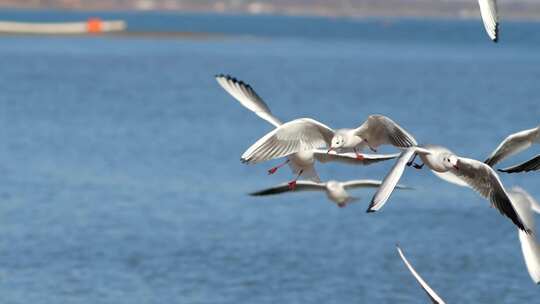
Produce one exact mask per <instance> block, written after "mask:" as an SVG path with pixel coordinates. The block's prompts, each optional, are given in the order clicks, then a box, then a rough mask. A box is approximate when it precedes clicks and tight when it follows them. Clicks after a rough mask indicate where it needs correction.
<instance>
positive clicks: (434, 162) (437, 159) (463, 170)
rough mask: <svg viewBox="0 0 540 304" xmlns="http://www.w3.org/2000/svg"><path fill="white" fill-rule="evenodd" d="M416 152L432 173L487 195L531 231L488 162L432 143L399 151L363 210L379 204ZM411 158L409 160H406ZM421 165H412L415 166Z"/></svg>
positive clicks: (514, 220)
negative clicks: (367, 206)
mask: <svg viewBox="0 0 540 304" xmlns="http://www.w3.org/2000/svg"><path fill="white" fill-rule="evenodd" d="M416 155H418V156H420V158H421V159H422V161H423V164H425V165H427V166H428V167H429V168H430V169H431V171H432V172H433V173H434V174H435V175H437V176H438V177H440V178H441V179H443V180H446V181H447V182H450V183H453V184H457V185H459V186H464V187H469V188H472V189H473V190H475V191H476V192H478V193H479V194H480V195H481V196H482V197H484V198H486V199H488V200H489V201H490V202H491V206H492V207H494V208H497V209H498V210H499V212H500V213H501V214H503V215H505V216H507V217H508V218H510V219H511V220H512V222H513V223H514V224H515V225H516V226H517V227H519V229H521V230H523V231H525V232H527V233H530V232H531V231H530V229H528V227H527V226H526V225H525V224H524V223H523V221H522V219H521V216H520V214H519V213H518V212H517V211H516V209H514V206H513V204H512V201H511V200H510V198H509V197H508V193H507V192H506V190H505V189H504V186H503V184H502V182H501V180H500V178H499V176H498V175H497V173H496V172H495V171H494V170H493V169H492V168H491V167H490V166H488V165H486V164H484V163H482V162H480V161H477V160H474V159H470V158H464V157H459V156H457V155H455V154H454V153H452V151H450V150H448V149H447V148H444V147H441V146H436V145H424V146H417V147H412V148H409V149H407V150H405V151H404V152H402V154H401V156H400V157H399V158H398V160H397V161H396V163H395V165H394V167H393V168H392V169H391V171H390V172H389V173H388V175H387V176H386V177H385V179H384V181H383V184H382V185H381V187H380V188H379V189H378V190H377V192H376V193H375V195H374V196H373V199H372V200H371V204H370V205H369V208H368V210H367V212H375V211H378V210H379V209H381V208H382V206H383V205H384V204H385V203H386V202H387V201H388V199H389V198H390V195H391V194H392V191H393V189H394V186H395V185H396V184H397V182H398V181H399V179H400V178H401V175H402V174H403V171H404V170H405V166H407V165H409V166H410V165H411V164H412V163H413V162H414V159H415V158H416ZM411 158H412V160H411V161H409V160H410V159H411ZM422 166H423V165H421V166H420V165H416V167H417V168H418V169H421V168H422Z"/></svg>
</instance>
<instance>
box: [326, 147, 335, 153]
mask: <svg viewBox="0 0 540 304" xmlns="http://www.w3.org/2000/svg"><path fill="white" fill-rule="evenodd" d="M332 150H334V148H330V149H328V152H326V153H330V151H332Z"/></svg>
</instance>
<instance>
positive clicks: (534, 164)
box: [497, 154, 540, 173]
mask: <svg viewBox="0 0 540 304" xmlns="http://www.w3.org/2000/svg"><path fill="white" fill-rule="evenodd" d="M497 170H498V171H501V172H505V173H517V172H529V171H538V170H540V154H538V155H536V156H535V157H533V158H531V159H529V160H528V161H526V162H524V163H521V164H518V165H515V166H511V167H508V168H504V169H497Z"/></svg>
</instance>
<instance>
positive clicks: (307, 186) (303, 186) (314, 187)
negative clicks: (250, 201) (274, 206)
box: [249, 180, 326, 196]
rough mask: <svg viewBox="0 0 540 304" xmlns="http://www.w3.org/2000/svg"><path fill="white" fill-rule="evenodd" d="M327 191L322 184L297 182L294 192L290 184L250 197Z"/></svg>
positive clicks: (260, 191)
mask: <svg viewBox="0 0 540 304" xmlns="http://www.w3.org/2000/svg"><path fill="white" fill-rule="evenodd" d="M325 189H326V187H325V185H324V184H322V183H316V182H312V181H304V180H300V181H297V182H296V187H295V189H294V191H292V190H291V188H290V187H289V184H288V183H283V184H279V185H276V186H274V187H270V188H266V189H263V190H259V191H256V192H252V193H250V194H249V195H251V196H263V195H274V194H280V193H285V192H297V191H325Z"/></svg>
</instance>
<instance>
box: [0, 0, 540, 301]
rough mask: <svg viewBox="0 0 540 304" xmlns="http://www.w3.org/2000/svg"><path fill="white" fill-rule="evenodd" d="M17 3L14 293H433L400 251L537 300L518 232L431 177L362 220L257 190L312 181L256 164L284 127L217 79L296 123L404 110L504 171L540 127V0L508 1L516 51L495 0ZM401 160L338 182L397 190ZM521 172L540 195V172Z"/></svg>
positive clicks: (442, 282) (0, 259) (413, 173)
mask: <svg viewBox="0 0 540 304" xmlns="http://www.w3.org/2000/svg"><path fill="white" fill-rule="evenodd" d="M0 4H1V6H2V9H1V10H0V20H1V21H2V22H0V29H3V30H2V31H4V34H2V35H0V58H2V61H1V62H2V63H1V67H2V69H1V72H0V138H1V139H2V144H1V145H0V159H1V160H2V161H1V162H0V172H1V173H2V174H1V175H0V198H1V200H0V294H2V301H3V302H5V303H93V304H94V303H261V304H263V303H277V302H281V303H396V302H397V303H422V302H427V301H426V300H427V299H426V298H425V295H424V294H423V292H422V291H421V289H419V288H418V287H417V285H416V282H415V281H414V279H413V278H412V276H411V275H410V274H409V273H408V271H407V270H406V268H405V267H404V265H403V264H402V262H401V261H400V260H399V258H398V255H397V253H396V251H395V244H396V243H399V244H400V245H401V246H402V248H403V249H404V250H405V253H406V254H407V256H408V257H409V259H410V261H411V263H412V264H413V265H415V267H416V269H417V270H418V271H419V272H420V273H421V274H422V275H423V276H424V278H425V279H426V280H427V281H428V282H429V283H430V284H431V285H432V287H433V288H434V289H436V290H437V291H438V292H439V293H440V295H441V296H442V297H443V298H444V299H446V300H447V301H448V302H449V303H453V302H458V303H534V302H535V300H534V299H535V298H537V296H538V292H539V290H538V287H537V286H536V285H535V284H534V283H533V282H532V281H531V280H530V278H529V276H528V273H527V270H526V268H525V264H524V262H523V258H522V255H521V250H520V245H519V242H518V238H517V231H516V229H515V228H514V226H513V225H512V223H511V222H510V221H509V220H508V219H506V218H504V217H502V216H501V215H499V213H498V212H497V211H496V210H494V209H492V208H490V207H489V203H488V202H487V201H485V200H484V199H482V198H481V197H480V196H479V195H477V194H475V193H474V192H472V191H471V190H470V189H466V188H459V187H457V186H454V185H451V184H448V183H446V182H443V181H441V180H439V179H438V178H436V177H435V176H434V175H433V174H431V173H430V172H429V171H428V170H426V169H424V170H420V171H417V170H414V169H411V170H407V171H406V172H405V175H404V176H403V179H402V183H403V184H406V185H409V186H412V187H414V188H415V190H414V191H401V192H396V193H394V195H393V196H392V198H391V199H390V201H389V203H388V204H387V205H386V206H385V208H384V209H383V210H382V211H381V212H379V213H375V214H366V213H365V210H366V208H367V205H368V203H369V200H370V198H371V196H372V195H373V192H374V191H373V190H358V191H356V192H354V193H353V194H354V195H355V196H359V197H361V198H362V200H361V201H360V202H358V203H355V204H352V205H350V206H348V207H346V208H343V209H339V208H337V207H336V206H335V205H333V204H331V203H329V201H328V200H327V199H326V197H325V196H324V194H322V193H305V192H304V193H293V194H290V195H283V196H276V197H268V198H253V197H250V196H248V195H247V193H249V192H252V191H255V190H259V189H261V188H265V187H268V186H272V185H274V184H278V183H281V182H285V181H288V180H290V179H291V177H292V174H291V173H290V171H289V170H288V168H283V169H281V170H280V171H278V173H276V174H274V175H273V176H268V175H267V174H266V170H267V169H269V168H270V167H272V166H274V165H276V164H277V163H279V162H280V160H276V161H271V162H268V163H264V164H260V165H255V166H246V165H243V164H241V163H240V161H239V158H240V155H241V154H242V153H243V152H244V151H245V149H247V147H249V146H250V145H251V144H252V143H253V142H255V140H257V139H258V138H259V137H261V136H262V135H264V134H265V133H266V132H268V131H270V130H271V129H272V128H271V126H270V125H268V123H266V122H265V121H262V120H261V119H260V118H259V117H257V116H256V115H254V114H253V113H251V112H249V111H248V110H246V109H244V108H243V107H242V106H241V105H240V104H239V103H237V102H236V101H235V100H234V99H233V98H232V97H231V96H229V95H228V94H227V93H226V92H225V91H224V90H223V89H222V88H221V87H220V86H219V85H218V84H217V83H216V81H215V79H214V75H215V74H220V73H226V74H231V75H233V76H235V77H237V78H239V79H242V80H244V81H246V82H248V83H250V84H251V85H252V86H253V88H254V89H255V90H256V91H257V93H258V94H259V95H260V96H261V97H262V98H263V99H265V100H266V102H267V103H268V105H269V107H270V108H271V109H272V111H273V113H274V114H275V115H276V116H277V117H278V118H280V119H282V120H284V121H286V120H290V119H294V118H299V117H313V118H316V119H318V120H320V121H321V122H323V123H326V124H328V125H329V126H332V127H335V128H341V127H353V126H357V125H359V124H360V123H361V122H363V121H364V120H365V119H366V118H367V116H368V115H370V114H375V113H378V114H384V115H387V116H390V117H391V118H393V119H394V120H395V121H396V122H398V123H399V124H401V125H402V126H403V127H404V128H406V129H407V130H408V131H410V132H411V133H412V134H414V135H415V136H416V138H417V139H418V141H419V142H421V143H433V144H442V145H445V146H447V147H448V148H450V149H451V150H453V151H454V152H456V153H457V154H459V155H462V156H465V157H471V158H476V159H479V160H483V159H485V157H487V155H488V154H489V153H490V152H491V151H492V150H493V149H494V148H495V147H496V146H497V145H498V144H499V142H500V141H501V140H502V139H504V138H505V137H506V136H507V135H508V134H510V133H513V132H516V131H519V130H523V129H528V128H532V127H535V126H537V125H538V124H539V114H540V100H539V96H538V86H539V83H540V70H539V69H538V67H539V66H540V55H539V54H540V31H538V28H539V26H540V25H539V24H538V23H537V22H536V21H535V20H536V18H538V17H539V16H540V1H532V0H531V1H525V0H522V1H517V0H516V1H511V0H508V1H499V4H500V5H499V11H500V14H501V16H502V18H501V19H502V23H501V31H500V36H501V38H500V42H499V43H498V44H494V43H492V42H491V41H490V40H489V39H488V37H487V35H486V34H485V32H484V29H483V25H482V22H481V20H480V19H479V11H478V7H477V5H478V4H477V3H476V1H474V0H470V1H457V0H456V1H429V0H402V1H398V0H387V1H381V0H377V1H375V0H364V1H362V0H348V1H322V0H320V1H319V0H317V1H316V0H313V1H308V0H295V1H281V0H275V1H240V0H231V1H196V0H192V1H188V0H183V1H174V0H163V1H158V0H155V1H151V0H138V1H135V0H134V1H130V0H118V1H104V0H103V1H98V0H95V1H94V0H93V1H89V0H88V1H82V0H57V1H55V0H48V1H47V0H41V1H39V0H34V1H0ZM109 21H111V22H112V21H115V22H116V21H121V22H122V25H123V26H120V27H117V28H116V29H115V28H114V27H113V30H112V31H111V32H107V31H106V30H104V29H107V28H108V27H107V24H108V23H107V22H109ZM35 23H46V24H45V25H46V27H45V28H48V29H51V23H54V24H55V25H53V26H52V30H51V31H52V32H53V33H52V34H51V33H50V31H49V33H46V34H45V33H42V32H41V33H36V32H35V31H37V32H40V31H43V28H44V25H43V24H41V25H39V26H37V27H35ZM21 24H22V25H21ZM66 24H68V26H67V27H66ZM29 25H30V27H29ZM2 26H3V27H2ZM14 28H17V29H19V30H18V31H15V32H13V29H14ZM36 28H37V29H36ZM75 30H77V31H75ZM32 31H34V32H32ZM63 31H64V32H65V31H67V32H69V33H60V32H63ZM88 32H90V34H88ZM539 150H540V147H533V148H531V150H529V151H527V152H524V153H522V154H520V155H518V156H516V157H512V158H511V159H508V160H507V161H505V162H504V163H503V164H501V166H507V165H512V164H515V163H518V162H520V161H522V160H525V159H528V158H530V157H531V156H532V155H535V154H537V153H538V151H539ZM381 152H388V153H390V152H395V150H394V149H392V148H386V147H385V148H383V149H381ZM392 163H393V162H392V161H390V162H387V163H382V164H378V165H374V166H369V167H355V166H344V165H340V164H325V165H317V169H318V171H319V174H320V176H321V178H322V179H323V180H329V179H336V180H349V179H358V178H372V179H382V178H384V176H385V175H386V173H387V172H388V170H389V169H390V168H391V166H392ZM502 179H503V182H504V184H505V185H506V186H507V187H508V188H510V187H512V186H516V185H519V186H521V187H523V188H525V189H526V190H528V191H529V192H530V193H531V194H532V195H533V196H534V197H536V198H540V189H539V188H538V181H539V177H538V174H536V173H529V174H515V175H504V176H502Z"/></svg>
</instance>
